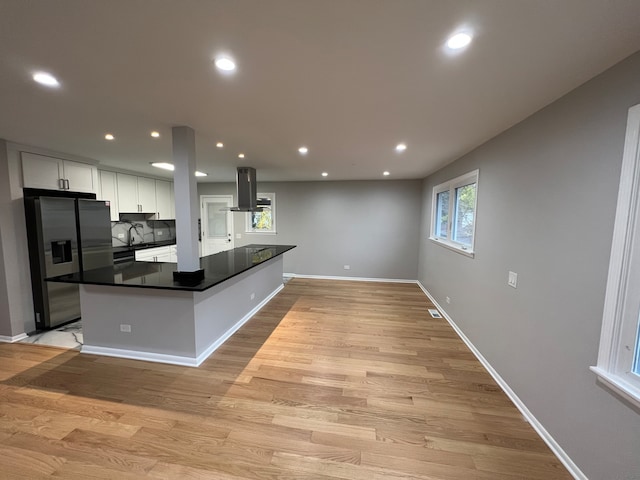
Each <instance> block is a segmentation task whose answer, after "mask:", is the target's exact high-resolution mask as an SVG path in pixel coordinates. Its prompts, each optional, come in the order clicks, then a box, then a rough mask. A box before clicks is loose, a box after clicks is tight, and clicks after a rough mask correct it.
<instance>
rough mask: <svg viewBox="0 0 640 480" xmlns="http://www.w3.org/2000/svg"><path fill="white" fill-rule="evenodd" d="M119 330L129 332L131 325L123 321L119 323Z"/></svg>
mask: <svg viewBox="0 0 640 480" xmlns="http://www.w3.org/2000/svg"><path fill="white" fill-rule="evenodd" d="M120 331H121V332H124V333H131V325H126V324H124V323H121V324H120Z"/></svg>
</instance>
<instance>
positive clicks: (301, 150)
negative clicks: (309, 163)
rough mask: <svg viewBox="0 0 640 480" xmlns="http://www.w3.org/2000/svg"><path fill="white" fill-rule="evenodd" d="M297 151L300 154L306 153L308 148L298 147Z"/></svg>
mask: <svg viewBox="0 0 640 480" xmlns="http://www.w3.org/2000/svg"><path fill="white" fill-rule="evenodd" d="M298 151H299V152H300V153H301V154H302V155H306V154H307V152H309V149H308V148H307V147H300V148H299V149H298Z"/></svg>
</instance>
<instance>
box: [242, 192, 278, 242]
mask: <svg viewBox="0 0 640 480" xmlns="http://www.w3.org/2000/svg"><path fill="white" fill-rule="evenodd" d="M257 196H258V198H268V199H269V200H271V228H270V229H256V228H253V227H252V226H251V224H252V222H251V219H252V217H253V212H247V215H246V220H245V222H246V228H245V232H246V233H261V234H273V235H275V234H276V233H277V232H276V194H275V193H273V192H272V193H258V195H257ZM258 206H260V205H258Z"/></svg>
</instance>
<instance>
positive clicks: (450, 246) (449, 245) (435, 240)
mask: <svg viewBox="0 0 640 480" xmlns="http://www.w3.org/2000/svg"><path fill="white" fill-rule="evenodd" d="M474 235H475V233H474ZM429 240H431V241H432V242H433V243H437V244H438V245H440V246H442V247H444V248H448V249H449V250H451V251H453V252H456V253H460V254H462V255H466V256H467V257H471V258H474V257H475V252H474V251H473V250H469V249H466V248H462V247H458V246H457V245H454V244H452V243H450V242H447V241H446V240H443V239H440V238H438V237H429Z"/></svg>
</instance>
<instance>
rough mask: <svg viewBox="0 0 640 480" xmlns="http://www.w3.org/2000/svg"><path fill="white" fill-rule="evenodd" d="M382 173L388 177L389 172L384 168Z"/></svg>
mask: <svg viewBox="0 0 640 480" xmlns="http://www.w3.org/2000/svg"><path fill="white" fill-rule="evenodd" d="M382 175H384V176H385V177H388V176H389V175H391V174H390V173H389V172H387V171H386V170H385V171H384V172H382Z"/></svg>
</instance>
